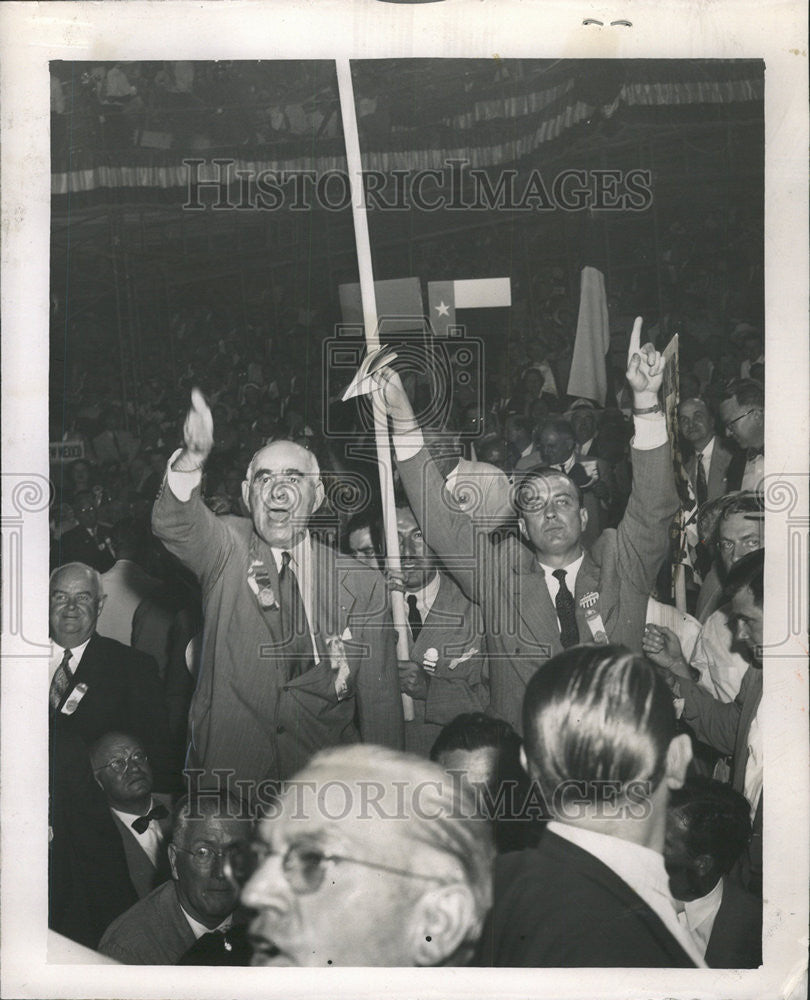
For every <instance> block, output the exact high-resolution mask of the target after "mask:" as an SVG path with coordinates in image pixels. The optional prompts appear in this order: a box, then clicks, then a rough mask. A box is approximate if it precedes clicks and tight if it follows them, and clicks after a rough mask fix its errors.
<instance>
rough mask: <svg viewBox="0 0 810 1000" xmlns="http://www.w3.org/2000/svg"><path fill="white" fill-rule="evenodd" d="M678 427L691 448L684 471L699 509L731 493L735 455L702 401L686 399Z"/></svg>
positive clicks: (682, 405)
mask: <svg viewBox="0 0 810 1000" xmlns="http://www.w3.org/2000/svg"><path fill="white" fill-rule="evenodd" d="M678 428H679V430H680V435H681V437H682V438H683V440H684V441H686V442H687V443H688V445H689V454H687V455H686V456H685V457H684V469H685V470H686V474H687V476H688V477H689V482H690V483H691V485H692V492H693V493H694V495H695V499H696V501H697V504H698V506H700V505H701V504H704V503H705V502H706V501H707V500H714V499H715V497H719V496H722V495H723V494H724V493H727V492H728V481H727V473H728V467H729V463H730V462H731V459H732V458H733V455H732V452H731V451H730V450H729V448H727V447H726V445H725V444H724V443H723V441H722V439H721V438H719V437H718V436H717V434H715V430H714V416H713V414H712V412H711V410H710V409H709V407H708V405H707V403H706V402H705V401H704V400H702V399H694V398H693V399H682V400H681V402H680V404H679V406H678Z"/></svg>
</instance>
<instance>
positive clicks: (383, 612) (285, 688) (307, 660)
mask: <svg viewBox="0 0 810 1000" xmlns="http://www.w3.org/2000/svg"><path fill="white" fill-rule="evenodd" d="M184 438H185V447H184V448H182V449H181V450H179V451H177V452H176V453H175V454H174V455H173V456H172V457H171V459H170V460H169V466H168V470H167V473H166V477H165V479H164V482H163V485H162V487H161V490H160V493H159V495H158V499H157V501H156V503H155V507H154V511H153V515H152V524H153V528H154V531H155V534H156V535H157V537H158V538H159V539H161V540H162V541H163V543H164V544H165V545H166V548H167V549H168V550H169V551H170V552H171V553H172V554H174V555H175V556H177V558H178V559H180V561H181V562H182V563H183V564H184V565H185V566H187V567H188V568H189V569H190V570H191V571H192V572H194V573H195V575H196V576H197V578H198V579H199V581H200V585H201V587H202V593H203V609H204V618H205V620H204V630H203V642H202V660H201V663H200V669H199V676H198V681H197V687H196V689H195V692H194V696H193V699H192V703H191V710H190V713H189V731H188V736H189V745H188V754H187V765H188V767H190V768H193V769H199V770H201V771H202V772H203V774H202V775H201V776H200V781H201V783H202V784H206V783H208V784H216V783H219V779H218V777H217V776H216V775H213V774H212V772H213V771H215V770H217V771H220V772H222V771H225V772H228V773H229V774H230V776H231V777H232V778H233V779H235V782H237V784H235V785H234V786H233V790H234V791H238V793H239V794H240V795H242V796H243V797H244V798H247V799H252V798H253V797H254V796H256V795H258V794H260V793H259V792H258V790H257V786H258V785H259V784H260V783H262V782H264V781H270V782H275V781H278V780H279V779H285V778H289V777H290V776H291V775H292V774H293V773H295V771H296V770H298V769H299V768H300V767H301V766H303V764H304V763H305V762H306V761H307V760H308V758H309V757H310V756H311V755H312V754H313V753H315V752H316V751H318V750H320V749H323V748H324V747H327V746H332V745H334V744H338V743H351V742H356V741H358V740H361V739H362V740H363V741H364V742H374V743H380V744H383V745H388V746H392V747H401V746H402V742H403V738H404V737H403V719H402V702H401V699H400V693H399V678H398V673H397V665H396V654H395V649H394V635H393V630H392V626H391V619H390V612H389V611H388V600H387V591H386V586H385V581H384V579H383V577H382V575H381V574H380V573H378V572H377V571H376V570H373V569H370V568H368V567H365V566H363V567H359V566H357V563H356V562H355V561H354V560H352V559H351V558H349V557H343V558H341V557H339V556H338V555H337V553H335V552H334V551H333V550H332V549H330V548H328V547H326V546H324V545H322V544H320V543H319V542H318V541H316V540H315V539H314V538H312V537H311V536H310V533H309V530H308V522H309V519H310V516H311V515H312V513H313V512H314V511H315V510H316V509H317V508H318V507H319V506H320V504H321V502H322V501H323V498H324V488H323V484H322V482H321V478H320V470H319V468H318V462H317V460H316V458H315V456H314V455H313V454H312V452H310V451H308V450H307V449H306V448H303V447H301V446H300V445H298V444H295V443H294V442H292V441H274V442H272V444H269V445H267V446H265V447H263V448H261V449H260V450H259V451H257V452H256V454H255V455H254V456H253V458H252V460H251V462H250V465H249V466H248V470H247V475H246V478H245V481H244V482H243V483H242V498H243V500H244V502H245V505H246V507H247V508H248V510H249V512H250V519H247V518H242V517H232V516H224V517H216V516H215V515H214V514H212V513H211V511H210V510H209V509H208V508H207V507H206V505H205V504H204V503H203V500H202V497H201V495H200V480H201V476H202V468H203V465H204V463H205V461H206V459H207V458H208V455H209V454H210V452H211V449H212V447H213V443H214V429H213V418H212V416H211V411H210V410H209V409H208V406H207V404H206V402H205V400H204V399H203V396H202V394H201V393H200V392H199V390H197V389H194V390H193V391H192V405H191V409H190V410H189V413H188V417H187V418H186V423H185V427H184Z"/></svg>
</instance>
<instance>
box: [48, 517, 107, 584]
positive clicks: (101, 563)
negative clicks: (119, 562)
mask: <svg viewBox="0 0 810 1000" xmlns="http://www.w3.org/2000/svg"><path fill="white" fill-rule="evenodd" d="M98 533H99V535H100V536H102V537H101V540H102V542H103V540H104V539H103V532H102V531H101V529H99V532H98ZM51 546H52V553H51V565H52V566H62V565H63V564H64V563H69V562H81V563H84V564H85V565H86V566H92V567H93V569H97V570H98V571H99V573H106V572H107V570H108V569H111V568H112V566H113V564H114V562H115V560H114V559H113V557H112V555H111V553H110V552H109V550H108V549H106V548H103V547H100V546H99V544H97V543H96V542H94V541H93V539H92V538H91V537H90V535H89V534H88V533H87V531H85V529H84V528H83V527H82V526H81V525H80V524H78V525H76V527H75V528H71V529H70V531H66V532H65V533H64V535H62V537H61V538H58V539H57V540H56V541H55V542H52V543H51Z"/></svg>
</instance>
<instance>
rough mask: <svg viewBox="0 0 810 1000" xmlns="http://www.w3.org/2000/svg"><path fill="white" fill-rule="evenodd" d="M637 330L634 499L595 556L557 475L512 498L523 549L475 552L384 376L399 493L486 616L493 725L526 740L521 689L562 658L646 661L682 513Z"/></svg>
mask: <svg viewBox="0 0 810 1000" xmlns="http://www.w3.org/2000/svg"><path fill="white" fill-rule="evenodd" d="M640 339H641V320H640V319H638V320H637V321H636V324H635V326H634V329H633V336H632V338H631V342H630V352H629V357H628V368H627V378H628V381H629V382H630V384H631V386H632V387H633V393H634V400H635V409H636V414H635V429H636V437H635V447H634V449H633V466H634V469H633V494H632V495H631V498H630V500H629V502H628V505H627V511H626V513H625V516H624V518H623V519H622V521H621V523H620V524H619V527H618V528H617V529H615V530H614V529H606V530H605V531H603V532H602V534H601V535H600V536H599V538H598V540H597V541H596V542H595V543H594V545H593V546H592V548H591V550H590V551H587V550H586V549H585V547H584V545H583V541H582V537H583V533H584V531H585V529H586V527H587V525H588V513H587V511H586V510H585V509H583V506H582V501H581V497H580V493H579V488H578V486H577V484H576V483H575V482H574V481H573V480H572V479H571V478H570V477H569V476H567V475H566V474H565V473H564V472H561V471H559V470H553V471H544V472H538V473H533V474H531V476H527V477H526V478H524V480H523V481H522V483H521V485H520V487H519V488H518V489H517V491H516V498H515V506H516V507H517V513H518V523H519V527H520V531H521V533H522V535H523V544H521V542H520V541H519V540H518V539H517V538H515V537H512V536H507V537H505V538H504V539H503V540H502V541H500V542H499V543H498V544H496V545H488V544H479V541H480V539H479V537H478V535H477V533H476V531H475V530H474V526H473V525H472V524H471V523H470V520H469V519H468V518H467V517H464V516H462V515H461V514H460V513H458V512H457V511H455V510H453V509H451V507H450V506H449V505H448V504H446V503H445V502H444V500H443V497H442V489H443V484H442V479H441V476H440V474H439V471H438V469H437V468H436V465H435V462H434V461H433V460H432V458H431V456H430V453H429V451H428V449H427V448H425V447H424V446H423V438H422V434H421V431H420V429H419V427H418V425H417V423H416V420H415V417H414V413H413V409H412V407H411V404H410V401H409V399H408V396H407V394H406V392H405V390H404V388H403V386H402V383H401V381H400V379H399V376H398V375H397V374H396V373H395V372H394V371H393V370H392V369H390V368H387V367H386V368H382V369H380V370H379V371H378V372H376V373H375V375H374V378H375V380H376V381H377V382H378V384H379V385H380V387H381V388H382V390H383V395H384V397H385V401H386V405H387V408H388V411H389V413H390V415H391V417H392V422H393V429H394V447H395V450H396V455H397V464H398V467H399V470H400V475H401V477H402V482H403V485H404V486H405V489H406V491H407V493H408V498H409V500H410V503H411V507H412V509H413V510H414V512H415V514H416V517H417V520H418V522H419V525H420V527H421V529H422V531H423V533H424V536H425V539H426V541H427V543H428V545H430V547H431V549H432V550H433V551H434V552H435V553H436V554H437V555H438V556H439V557H440V558H441V560H442V563H443V564H444V565H445V566H446V567H447V570H448V572H449V573H451V574H453V575H455V577H456V579H457V581H458V583H459V585H460V586H461V587H462V588H464V589H465V592H466V593H467V596H468V597H469V598H470V599H471V600H472V601H473V602H474V603H476V604H478V605H479V606H480V608H481V611H482V613H483V616H484V627H485V629H486V635H487V644H488V650H489V658H490V665H491V677H490V693H491V708H492V711H493V713H494V714H497V715H499V716H500V717H501V718H504V719H506V720H507V722H509V723H510V724H511V725H512V726H514V727H515V729H517V730H518V731H520V726H521V704H522V701H523V694H524V691H525V689H526V684H527V683H528V681H529V679H530V678H531V677H532V675H533V674H534V672H535V671H536V670H537V668H538V667H539V666H541V665H542V664H544V663H545V662H546V661H547V660H548V659H549V657H551V656H553V655H554V654H555V653H557V652H559V651H560V650H562V649H563V648H567V647H568V646H572V645H575V644H577V643H579V642H582V641H584V640H587V639H590V638H591V637H592V636H599V638H602V637H603V635H606V636H607V637H608V638H610V639H611V640H613V641H615V642H622V643H623V644H625V645H627V646H629V647H630V648H631V649H637V650H640V648H641V635H642V631H643V626H644V622H645V620H646V611H647V601H648V599H649V594H650V591H651V589H652V585H653V582H654V580H655V577H656V574H657V572H658V568H659V566H660V564H661V561H662V560H663V558H664V556H665V554H666V551H667V546H668V537H669V524H670V522H671V520H672V517H673V515H674V514H675V511H676V510H677V508H678V496H677V493H676V492H675V484H674V479H673V473H672V461H671V454H670V448H669V446H668V443H667V437H666V425H665V421H664V417H663V413H662V412H661V407H660V404H659V402H658V390H659V388H660V385H661V380H662V378H663V370H664V362H663V359H662V357H661V355H660V354H659V353H658V352H657V351H655V350H654V348H653V347H652V346H651V345H650V344H647V345H645V346H644V347H643V348H640V347H639V344H640Z"/></svg>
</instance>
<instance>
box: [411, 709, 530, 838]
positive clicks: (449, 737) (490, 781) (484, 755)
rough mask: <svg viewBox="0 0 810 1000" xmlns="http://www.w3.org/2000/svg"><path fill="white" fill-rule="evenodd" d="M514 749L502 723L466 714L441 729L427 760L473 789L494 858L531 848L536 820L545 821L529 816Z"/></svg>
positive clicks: (515, 742)
mask: <svg viewBox="0 0 810 1000" xmlns="http://www.w3.org/2000/svg"><path fill="white" fill-rule="evenodd" d="M520 749H521V742H520V737H519V736H518V734H517V733H516V732H515V730H514V729H513V728H512V727H511V726H510V725H509V723H508V722H504V721H503V719H495V718H493V717H492V716H491V715H485V714H484V713H483V712H467V713H464V714H462V715H457V716H456V717H455V719H453V720H452V722H448V723H447V725H446V726H445V727H444V728H443V729H442V731H441V732H440V733H439V735H438V736H437V737H436V742H435V743H434V744H433V747H432V749H431V751H430V759H431V760H435V761H436V763H437V764H440V765H441V766H442V767H443V768H444V769H445V771H447V772H448V773H449V774H457V775H460V776H461V779H462V780H463V781H464V782H466V783H468V784H469V785H471V786H472V787H473V789H474V790H475V792H476V794H477V795H478V799H479V802H480V803H481V811H482V813H483V814H484V815H485V816H487V817H489V818H490V819H491V820H492V823H493V829H494V832H495V846H496V847H497V849H498V853H499V854H500V853H503V852H504V851H517V850H520V849H521V848H523V847H529V846H530V845H532V844H534V843H536V841H537V837H538V836H539V834H540V831H541V829H542V826H541V824H540V822H539V820H540V819H544V818H545V817H535V816H533V815H531V812H530V810H529V805H530V789H529V780H528V776H527V774H526V772H525V771H524V770H523V767H522V766H521V763H520Z"/></svg>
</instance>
